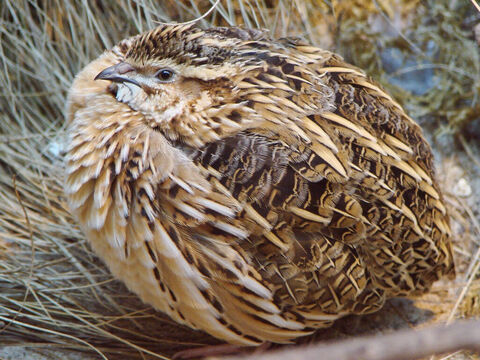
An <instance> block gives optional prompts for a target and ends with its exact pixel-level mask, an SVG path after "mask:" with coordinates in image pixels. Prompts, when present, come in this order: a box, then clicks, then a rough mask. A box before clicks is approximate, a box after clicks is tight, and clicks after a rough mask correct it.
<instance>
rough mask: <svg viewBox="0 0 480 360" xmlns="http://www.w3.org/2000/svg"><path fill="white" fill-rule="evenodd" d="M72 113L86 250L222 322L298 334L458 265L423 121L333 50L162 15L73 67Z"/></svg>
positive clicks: (249, 338)
mask: <svg viewBox="0 0 480 360" xmlns="http://www.w3.org/2000/svg"><path fill="white" fill-rule="evenodd" d="M118 64H120V65H118ZM95 78H97V80H94V79H95ZM102 79H103V80H102ZM68 121H69V130H68V131H69V139H70V140H69V149H68V154H67V158H66V172H67V179H66V185H65V191H66V194H67V196H68V199H69V204H70V207H71V210H72V213H73V214H74V215H75V216H76V218H77V219H78V221H79V223H80V225H81V226H82V229H83V230H84V232H85V234H86V236H87V238H88V239H89V241H90V243H91V244H92V247H93V248H94V250H95V251H96V252H97V254H98V255H99V256H100V257H101V258H102V259H103V260H104V261H105V262H106V263H107V265H108V266H109V267H110V269H111V271H112V273H113V274H114V275H115V276H116V277H118V278H119V279H122V280H123V281H124V282H125V283H126V284H127V286H128V287H129V288H130V289H131V290H132V291H134V292H135V293H137V294H138V295H139V296H140V297H141V298H142V299H143V300H144V301H145V302H147V303H149V304H152V305H153V306H154V307H155V308H156V309H158V310H160V311H163V312H165V313H167V314H169V315H170V316H171V317H172V318H173V319H175V320H176V321H178V322H180V323H183V324H187V325H189V326H191V327H194V328H199V329H202V330H204V331H206V332H208V333H210V334H211V335H213V336H215V337H217V338H220V339H223V340H225V341H228V342H230V343H236V344H244V345H255V344H258V343H261V342H263V341H272V342H288V341H289V340H292V339H294V338H296V337H298V336H302V335H305V334H309V333H311V332H312V331H313V330H314V329H315V328H319V327H326V326H328V325H330V324H331V323H332V322H333V321H334V320H335V319H338V318H339V317H342V316H344V315H347V314H362V313H368V312H372V311H375V310H378V309H379V308H380V307H381V306H382V304H383V303H384V301H385V299H387V298H389V297H393V296H407V295H409V294H418V293H422V292H424V291H426V290H427V289H428V288H429V287H430V285H431V284H432V283H433V282H434V281H435V280H437V279H438V278H439V277H441V276H442V275H445V274H450V275H453V273H454V266H453V260H452V253H451V244H450V240H449V235H450V230H449V224H448V216H447V214H446V210H445V206H444V205H443V203H442V197H441V195H440V193H439V189H438V186H437V184H436V182H435V179H434V173H433V161H432V154H431V151H430V147H429V145H428V144H427V142H426V140H425V139H424V137H423V135H422V131H421V129H420V127H419V126H418V125H417V124H416V123H415V122H414V121H413V120H412V119H410V118H409V117H408V116H407V115H406V114H405V113H404V111H403V110H402V108H401V107H400V106H399V105H398V104H397V103H396V102H395V101H394V100H393V99H392V98H391V97H390V96H389V95H388V94H386V93H385V92H384V91H383V90H382V89H381V88H380V87H379V86H378V85H377V84H375V83H374V82H373V81H372V80H371V79H369V78H368V77H367V76H365V74H364V73H363V72H362V71H361V70H359V69H357V68H355V67H353V66H351V65H349V64H346V63H345V62H344V61H343V60H342V58H341V57H339V56H338V55H335V54H333V53H331V52H328V51H325V50H321V49H318V48H315V47H312V46H310V45H308V44H305V43H302V42H300V41H297V40H292V39H280V40H273V39H270V38H269V37H268V35H267V34H265V33H264V32H262V31H257V30H245V29H239V28H214V29H209V30H201V29H199V28H197V27H195V26H192V25H187V26H182V25H177V26H171V25H169V26H167V25H162V26H160V27H158V28H156V29H154V30H152V31H151V32H148V33H145V34H142V35H138V36H136V37H133V38H131V39H128V40H125V41H123V42H121V43H120V44H119V45H118V46H116V47H115V48H114V49H112V50H111V51H107V52H106V53H105V54H103V55H102V56H101V57H100V58H99V59H97V60H95V61H93V62H92V63H91V64H89V65H88V66H87V67H86V68H85V69H84V70H83V71H82V72H81V73H80V74H79V75H78V76H77V78H76V79H75V81H74V83H73V85H72V88H71V90H70V94H69V106H68Z"/></svg>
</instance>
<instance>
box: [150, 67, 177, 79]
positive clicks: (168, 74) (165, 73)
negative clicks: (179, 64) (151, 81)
mask: <svg viewBox="0 0 480 360" xmlns="http://www.w3.org/2000/svg"><path fill="white" fill-rule="evenodd" d="M155 76H156V77H157V79H158V80H160V81H162V82H169V81H172V79H173V77H174V76H175V73H174V72H173V70H172V69H160V70H158V71H157V73H156V74H155Z"/></svg>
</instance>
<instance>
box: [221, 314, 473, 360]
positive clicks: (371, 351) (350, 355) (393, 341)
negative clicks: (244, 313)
mask: <svg viewBox="0 0 480 360" xmlns="http://www.w3.org/2000/svg"><path fill="white" fill-rule="evenodd" d="M461 349H464V350H472V351H477V352H479V353H480V320H470V321H462V322H457V323H455V324H452V325H449V326H438V325H437V326H434V327H429V328H425V329H423V330H418V331H417V330H412V329H410V330H402V331H398V332H395V333H392V334H388V335H381V336H368V337H361V338H355V339H349V340H345V341H339V342H335V343H331V344H322V345H316V346H304V347H296V348H293V349H286V350H280V351H272V352H267V353H264V354H253V355H250V356H238V357H237V356H233V357H228V358H222V360H240V359H243V360H277V359H281V360H297V359H322V360H361V359H368V360H413V359H418V358H421V357H424V356H428V355H432V354H441V353H445V352H450V351H457V350H461Z"/></svg>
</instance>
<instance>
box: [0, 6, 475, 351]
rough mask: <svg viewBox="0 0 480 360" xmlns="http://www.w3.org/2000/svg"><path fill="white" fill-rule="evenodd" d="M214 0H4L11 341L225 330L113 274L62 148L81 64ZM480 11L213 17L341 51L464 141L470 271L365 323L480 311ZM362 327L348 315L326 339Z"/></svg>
mask: <svg viewBox="0 0 480 360" xmlns="http://www.w3.org/2000/svg"><path fill="white" fill-rule="evenodd" d="M212 2H213V1H212ZM210 6H211V2H210V1H206V0H191V1H189V0H183V1H174V0H165V1H153V0H118V1H116V2H107V1H75V0H66V1H60V0H44V1H40V0H38V1H34V0H31V1H28V0H17V1H13V0H2V1H0V21H1V23H0V67H1V71H0V84H1V89H2V90H1V95H0V109H1V112H0V322H3V323H1V324H0V345H15V344H19V345H25V344H27V345H28V346H31V347H34V348H43V347H48V348H58V349H60V348H65V347H67V348H70V349H76V350H81V351H84V352H86V353H88V354H89V355H90V356H96V358H111V359H113V358H119V359H134V358H144V357H149V358H162V355H171V354H172V353H174V352H175V351H177V350H179V349H181V348H184V347H192V346H196V345H199V344H206V343H214V342H215V340H213V339H211V338H209V337H207V336H205V335H203V334H201V333H198V332H193V331H191V330H188V329H185V328H183V327H179V326H177V325H176V324H174V323H173V322H172V321H171V320H169V319H168V318H166V317H164V316H162V315H160V314H158V313H155V312H154V311H153V310H152V309H150V308H149V307H148V306H146V305H144V304H142V303H141V302H140V301H139V300H138V299H137V298H136V297H135V296H134V295H132V294H130V293H129V292H128V291H127V290H126V289H125V288H124V287H123V285H122V284H119V283H118V282H116V281H113V280H112V278H111V276H110V274H109V272H108V271H107V270H106V268H105V267H104V266H103V264H102V263H100V262H99V261H98V259H97V258H96V257H95V256H94V254H93V253H92V252H91V251H90V249H89V247H88V245H87V244H86V243H85V239H84V237H83V235H82V234H81V232H80V231H79V229H78V227H77V226H76V225H75V224H74V222H73V220H72V218H71V217H70V215H69V214H68V212H67V210H66V204H65V201H64V198H63V194H62V159H61V158H62V149H63V141H64V139H63V135H64V118H63V110H64V105H65V96H66V92H67V89H68V88H69V86H70V83H71V81H72V78H73V76H74V75H75V73H77V72H78V71H79V70H80V69H81V68H82V67H83V66H84V65H86V64H87V63H88V62H89V61H91V60H92V59H94V58H95V57H97V56H98V55H99V54H100V53H101V51H102V50H103V49H104V48H109V47H111V46H112V45H113V44H114V43H115V42H117V41H118V40H120V39H122V38H124V37H126V36H129V35H133V34H135V33H137V32H139V31H143V30H146V29H149V28H152V27H154V26H155V22H157V21H172V20H174V21H188V20H191V19H193V18H196V17H199V16H200V15H201V14H202V13H203V12H205V11H206V10H207V9H208V8H209V7H210ZM479 18H480V17H479V16H478V14H477V13H476V12H475V10H474V7H473V5H472V4H471V3H469V2H468V1H466V0H458V1H435V0H431V1H430V0H429V1H422V2H420V1H418V0H403V1H400V0H398V1H387V0H383V1H380V0H378V1H373V0H372V1H348V0H338V1H332V2H330V1H326V0H325V1H322V0H308V1H302V0H279V1H273V0H270V1H268V0H222V1H221V2H220V5H219V6H218V7H217V8H216V9H215V11H213V12H212V13H211V14H210V15H209V16H207V17H206V18H205V19H204V20H202V21H201V22H200V25H202V26H208V25H209V24H211V23H213V24H216V25H234V24H245V25H246V26H252V27H262V28H268V29H270V30H271V32H272V33H273V34H274V35H275V36H286V35H289V36H302V37H304V38H306V39H307V40H308V41H310V42H312V43H314V44H316V45H319V46H322V47H327V48H330V49H334V50H336V51H338V52H340V53H341V54H343V55H344V56H345V57H346V58H347V59H348V60H349V61H352V62H354V63H355V64H357V65H359V66H361V67H363V68H365V69H367V70H368V71H370V72H371V73H372V74H373V75H374V76H375V77H376V78H377V79H378V80H380V81H382V82H383V83H384V84H385V85H386V86H387V87H388V88H389V90H390V91H391V92H393V93H394V94H395V96H397V97H398V98H399V99H400V101H401V102H402V103H403V104H404V105H405V106H406V107H407V108H408V109H409V111H410V112H411V114H412V115H413V116H414V117H416V118H418V119H420V120H422V121H423V122H422V124H423V125H424V126H425V127H426V128H429V129H433V128H435V129H436V130H437V131H436V134H437V135H438V136H437V138H435V139H436V140H437V142H439V143H440V144H441V146H440V148H444V146H443V145H442V144H443V143H444V142H446V143H447V144H449V146H450V149H452V151H455V152H458V155H456V156H455V157H453V158H452V157H450V158H446V159H445V161H444V163H443V167H442V168H441V170H440V172H439V173H440V175H441V178H442V184H443V185H444V187H445V189H447V190H449V191H446V192H447V199H448V203H449V207H450V212H451V214H452V221H453V229H454V232H455V235H456V236H455V239H456V242H455V254H456V258H457V264H458V269H459V271H458V273H459V274H458V277H457V281H456V282H454V283H453V282H448V283H447V282H445V283H440V284H437V286H436V287H435V289H434V290H433V291H432V293H430V294H428V295H427V296H425V297H423V298H422V299H420V300H418V301H417V302H416V305H417V307H415V306H413V305H412V304H410V303H408V302H407V303H405V302H395V301H394V302H392V303H391V304H390V305H389V306H387V308H386V310H384V311H382V312H381V313H380V314H375V315H371V316H369V317H366V318H365V319H366V320H364V325H363V328H362V327H359V328H356V329H357V330H358V331H360V332H372V331H379V329H380V330H388V329H391V328H395V327H402V326H403V327H405V326H418V325H419V324H420V325H421V324H425V323H426V320H425V319H426V316H423V315H418V316H417V315H415V316H417V317H416V318H413V319H412V316H413V315H412V314H418V312H414V311H413V312H412V309H417V308H420V309H427V310H428V313H429V314H430V315H428V317H429V318H430V319H429V322H436V321H440V320H447V319H448V320H450V321H452V320H454V319H457V318H461V317H475V316H476V317H478V316H480V295H479V293H480V280H479V273H480V272H479V267H480V251H479V250H478V249H479V244H480V227H479V222H480V219H479V210H480V209H479V207H480V205H479V204H480V182H479V181H472V179H474V177H475V176H478V174H480V168H479V167H478V162H479V161H480V158H479V156H478V149H476V148H475V144H474V142H475V141H473V140H472V139H475V136H480V124H479V120H478V118H477V115H476V114H478V113H479V105H478V93H479V89H478V87H479V86H478V84H480V82H479V81H478V80H479V73H480V70H479V66H480V65H479V64H480V61H479V59H478V56H479V51H478V48H477V46H476V43H475V41H474V37H473V32H472V28H473V25H475V24H476V23H477V22H478V20H479ZM432 44H433V45H432ZM398 59H400V60H399V61H400V62H399V63H395V61H396V60H398ZM394 60H395V61H394ZM402 60H403V61H402ZM412 74H413V76H412ZM418 76H423V78H422V79H423V80H422V82H421V83H419V82H418V80H417V82H416V83H415V77H417V78H418ZM412 78H413V80H412ZM392 83H393V84H392ZM411 86H413V87H414V89H413V90H411ZM415 86H416V88H415ZM409 89H410V90H411V91H409ZM412 93H413V94H414V95H415V96H412ZM439 129H440V130H441V131H438V130H439ZM462 133H464V134H465V137H466V140H464V142H463V145H461V144H460V145H458V146H457V145H456V143H455V142H454V140H455V139H456V138H455V137H454V135H452V134H462ZM475 134H476V135H475ZM445 139H446V140H445ZM464 150H465V151H464ZM475 163H477V165H476V164H475ZM461 178H464V179H466V180H465V181H466V182H467V185H468V184H470V182H471V188H472V189H473V190H472V193H471V195H469V196H467V197H463V198H462V197H461V196H462V194H463V195H464V193H458V192H457V193H455V191H454V190H455V189H456V187H457V188H458V186H457V185H458V183H459V179H461ZM462 184H464V183H462ZM450 189H451V191H450ZM467 200H468V201H467ZM427 310H425V311H427ZM407 313H408V314H407ZM392 314H394V315H395V316H393V315H392ZM432 314H433V315H432ZM392 318H394V320H392ZM386 319H387V320H386ZM365 323H366V324H367V325H365ZM372 324H374V325H372ZM386 324H387V325H386ZM392 324H393V325H392ZM344 325H345V322H344V323H343V326H344ZM347 327H350V326H349V325H348V326H347ZM350 335H353V333H349V332H348V331H346V330H345V329H344V328H342V323H340V325H338V326H337V327H335V328H334V329H332V330H328V331H325V332H320V333H319V334H318V335H317V337H316V338H322V339H324V338H332V337H333V338H334V337H345V336H350ZM179 339H181V340H179ZM309 341H311V339H310V340H309Z"/></svg>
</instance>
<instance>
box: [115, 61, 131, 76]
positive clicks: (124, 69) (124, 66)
mask: <svg viewBox="0 0 480 360" xmlns="http://www.w3.org/2000/svg"><path fill="white" fill-rule="evenodd" d="M115 68H116V70H117V73H118V74H120V75H123V74H126V73H128V72H130V71H134V70H135V68H134V67H133V66H132V65H130V64H128V63H126V62H121V63H119V64H117V65H116V66H115Z"/></svg>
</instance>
